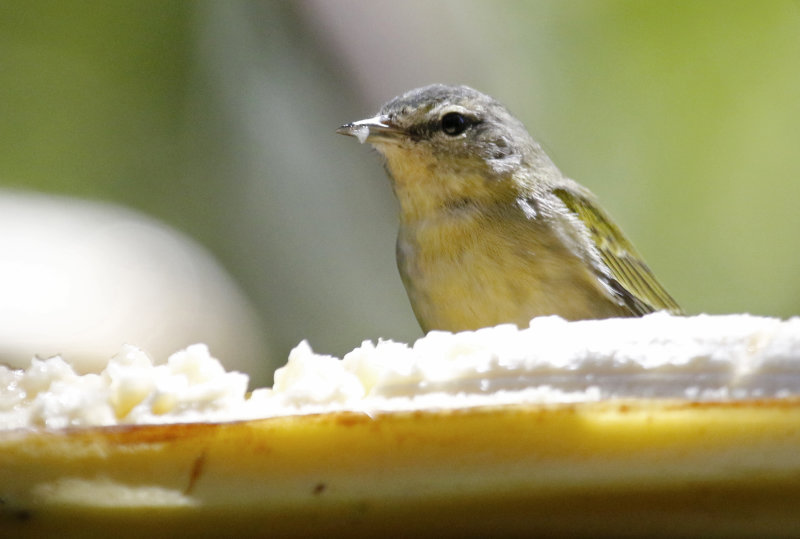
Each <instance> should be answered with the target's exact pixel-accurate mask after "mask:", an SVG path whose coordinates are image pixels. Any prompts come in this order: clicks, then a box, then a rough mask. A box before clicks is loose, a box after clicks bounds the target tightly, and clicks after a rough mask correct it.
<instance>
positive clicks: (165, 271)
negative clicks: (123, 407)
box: [0, 191, 268, 378]
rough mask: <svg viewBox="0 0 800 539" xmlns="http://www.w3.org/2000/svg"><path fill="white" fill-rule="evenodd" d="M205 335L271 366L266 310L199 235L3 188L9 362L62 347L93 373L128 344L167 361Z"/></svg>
mask: <svg viewBox="0 0 800 539" xmlns="http://www.w3.org/2000/svg"><path fill="white" fill-rule="evenodd" d="M201 341H202V342H204V343H207V344H208V346H209V347H210V349H211V351H212V352H213V353H214V354H216V355H218V356H219V357H223V358H225V359H226V367H227V368H229V369H238V370H243V371H247V372H250V373H251V375H254V377H257V378H259V377H262V376H264V375H265V373H263V371H264V370H265V367H266V365H267V359H268V358H267V349H266V344H265V342H264V339H263V336H262V332H261V331H260V329H259V324H258V320H257V317H256V315H255V312H254V311H253V309H252V308H251V306H250V305H249V303H248V302H247V300H246V299H245V297H244V296H243V294H242V293H241V291H240V290H239V289H238V288H237V286H236V285H235V284H234V282H233V281H232V279H231V278H230V276H229V275H228V274H227V273H226V272H225V271H224V270H223V269H222V268H221V267H220V265H219V264H218V263H217V262H216V261H215V260H214V259H213V258H212V257H211V255H210V254H209V253H208V252H206V251H205V250H204V249H203V248H201V247H200V246H199V245H197V244H196V243H194V242H193V241H191V240H190V239H188V238H187V237H185V236H182V235H181V234H179V233H177V232H176V231H174V230H171V229H169V228H167V227H166V226H165V225H163V224H161V223H158V222H156V221H154V220H153V219H150V218H147V217H144V216H142V215H140V214H138V213H135V212H133V211H131V210H128V209H124V208H121V207H119V206H114V205H111V204H105V203H97V202H88V201H84V200H76V199H70V198H66V197H56V196H50V195H43V194H32V193H22V192H16V191H0V363H3V364H6V365H9V366H13V367H24V366H27V365H28V364H29V363H30V360H31V358H32V357H33V356H34V355H35V356H39V357H49V356H53V355H57V354H58V355H61V356H62V357H64V358H65V359H67V360H69V361H70V362H71V363H72V364H73V365H74V366H75V368H76V369H77V370H79V371H82V372H91V371H99V370H101V369H102V368H103V367H104V366H105V364H106V362H107V361H108V358H109V357H111V356H112V355H113V354H114V353H116V352H117V351H118V350H119V349H120V346H121V345H123V344H133V345H136V346H139V347H141V348H143V349H144V350H146V351H147V352H148V353H149V354H150V356H151V357H153V358H155V359H156V360H157V361H164V360H166V358H167V356H168V354H170V353H172V352H173V351H174V350H176V349H178V348H183V347H186V346H187V345H189V344H192V343H194V342H201ZM260 371H262V372H260Z"/></svg>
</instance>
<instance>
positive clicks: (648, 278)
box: [553, 188, 682, 316]
mask: <svg viewBox="0 0 800 539" xmlns="http://www.w3.org/2000/svg"><path fill="white" fill-rule="evenodd" d="M553 194H555V195H556V196H557V197H558V198H559V199H561V201H562V202H563V203H564V204H565V205H566V207H567V209H568V210H569V211H570V212H572V213H573V214H575V216H576V217H578V219H580V221H581V222H582V223H583V224H584V225H586V228H587V229H588V231H589V234H590V235H591V239H592V240H593V242H594V244H595V245H596V246H597V250H598V254H599V256H600V261H601V262H602V263H603V264H604V265H605V268H598V269H599V270H600V271H599V272H598V275H599V276H600V278H602V279H604V280H605V281H606V283H607V284H608V285H609V287H610V288H611V289H612V290H613V291H614V293H615V294H616V295H617V296H618V298H619V299H620V300H621V301H622V303H624V304H625V305H626V306H627V307H628V308H629V309H630V310H631V311H632V313H633V314H636V315H640V316H641V315H644V314H647V313H650V312H653V311H660V310H666V311H670V312H672V313H674V314H681V312H682V311H681V308H680V307H679V306H678V304H677V303H676V302H675V300H674V299H672V297H671V296H670V295H669V294H668V293H667V291H666V290H664V288H663V287H662V286H661V285H660V284H659V283H658V281H657V280H656V278H655V276H654V275H653V273H652V272H651V271H650V268H648V267H647V264H645V263H644V261H643V260H642V258H641V256H640V255H639V253H637V252H636V249H635V248H634V247H633V244H631V242H630V241H628V239H627V238H626V237H625V236H624V235H623V234H622V231H620V229H619V227H617V225H615V224H614V222H613V221H612V220H611V219H610V218H609V217H608V215H606V213H605V212H604V211H603V210H602V209H600V207H599V206H598V205H597V204H596V203H595V202H594V201H593V200H591V199H590V198H588V197H586V196H583V195H581V194H579V193H575V192H574V191H570V190H567V189H560V188H558V189H554V190H553ZM603 269H607V271H603Z"/></svg>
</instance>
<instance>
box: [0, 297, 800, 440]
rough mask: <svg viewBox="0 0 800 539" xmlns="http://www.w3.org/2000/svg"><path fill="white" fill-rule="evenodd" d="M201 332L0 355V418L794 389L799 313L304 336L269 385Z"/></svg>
mask: <svg viewBox="0 0 800 539" xmlns="http://www.w3.org/2000/svg"><path fill="white" fill-rule="evenodd" d="M247 384H248V377H247V375H245V374H242V373H238V372H226V371H225V369H224V368H223V367H222V364H221V363H220V362H219V361H218V360H217V359H215V358H213V357H212V356H211V355H210V353H209V350H208V348H207V347H206V346H205V345H203V344H196V345H192V346H190V347H188V348H186V349H185V350H182V351H180V352H177V353H175V354H173V355H172V356H170V357H169V358H168V360H167V362H166V363H165V364H163V365H155V364H154V363H153V361H152V360H151V359H150V358H149V357H148V356H147V354H145V353H144V352H143V351H141V350H139V349H138V348H135V347H132V346H126V347H124V348H123V349H122V351H121V352H120V353H119V354H118V355H117V356H115V357H114V358H112V359H111V360H110V361H109V363H108V365H107V366H106V368H105V369H104V370H103V371H102V372H101V373H99V374H85V375H79V374H77V373H76V372H75V370H74V369H73V368H72V367H71V366H70V365H69V364H68V363H67V362H66V361H64V360H63V359H61V358H60V357H53V358H50V359H47V360H40V359H33V360H32V361H31V364H30V366H29V367H28V368H27V369H24V370H22V369H9V368H7V367H2V366H0V428H5V429H9V428H30V427H45V428H64V427H74V426H99V425H115V424H141V423H180V422H195V421H205V422H208V421H231V420H241V419H253V418H258V417H271V416H277V415H290V414H308V413H321V412H332V411H340V410H351V411H357V412H363V413H367V414H373V413H378V412H385V411H398V410H420V409H446V408H455V407H466V406H482V405H500V404H509V403H563V402H593V401H598V400H601V399H609V398H673V399H689V400H693V401H720V400H723V401H724V400H730V399H748V398H788V397H797V396H798V395H800V318H792V319H789V320H786V321H781V320H779V319H776V318H766V317H757V316H751V315H725V316H709V315H700V316H694V317H679V316H671V315H668V314H666V313H655V314H651V315H648V316H645V317H643V318H626V319H610V320H587V321H580V322H567V321H565V320H563V319H561V318H559V317H555V316H551V317H542V318H536V319H534V320H532V321H531V324H530V327H529V328H526V329H522V330H520V329H517V328H516V327H515V326H513V325H500V326H496V327H491V328H484V329H481V330H478V331H466V332H462V333H455V334H453V333H448V332H443V331H432V332H430V333H429V334H428V335H427V336H426V337H423V338H421V339H419V340H418V341H416V342H415V343H414V344H413V345H412V346H409V345H407V344H403V343H397V342H392V341H385V340H379V341H378V342H377V343H373V342H370V341H365V342H364V343H362V345H361V346H359V347H358V348H356V349H354V350H353V351H352V352H350V353H348V354H346V355H345V356H344V358H343V359H338V358H335V357H332V356H326V355H319V354H315V353H314V352H313V351H312V349H311V346H310V345H309V344H308V343H307V342H305V341H303V342H301V343H300V344H299V345H298V346H297V347H296V348H295V349H294V350H292V352H291V354H290V355H289V359H288V362H287V363H286V365H284V366H283V367H281V368H280V369H278V370H277V371H276V372H275V383H274V386H273V387H272V388H263V389H256V390H255V391H253V392H252V393H251V394H250V395H249V396H248V394H247Z"/></svg>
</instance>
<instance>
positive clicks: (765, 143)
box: [0, 0, 800, 378]
mask: <svg viewBox="0 0 800 539" xmlns="http://www.w3.org/2000/svg"><path fill="white" fill-rule="evenodd" d="M799 60H800V3H798V2H796V1H790V0H787V1H770V2H750V1H742V2H737V1H727V0H726V1H707V2H696V1H661V2H659V1H649V2H641V1H639V0H630V1H612V2H598V1H577V0H576V1H569V2H564V1H561V0H552V1H537V2H527V3H522V2H503V1H496V2H467V1H448V2H425V1H408V2H393V1H387V0H383V1H370V0H364V1H361V2H357V1H330V0H316V1H310V0H309V1H305V2H296V3H290V2H278V1H276V2H241V1H238V2H211V1H206V2H202V1H201V2H194V1H192V2H189V1H170V2H164V1H161V0H158V1H156V0H136V1H125V2H121V1H102V2H101V1H86V2H61V1H36V0H34V1H5V2H2V3H0V141H2V143H0V185H3V186H6V187H12V188H24V189H31V190H40V191H48V192H56V193H61V194H69V195H73V196H77V197H86V198H90V199H100V200H109V201H115V202H117V203H121V204H124V205H127V206H129V207H132V208H135V209H137V210H140V211H142V212H145V213H147V214H149V215H152V216H154V217H156V218H157V219H160V220H162V221H163V222H165V223H167V224H169V225H171V226H173V227H175V228H177V229H179V230H181V231H183V232H184V233H186V234H188V235H190V236H192V237H194V238H195V239H197V240H198V241H199V242H201V243H202V244H204V245H205V246H206V247H207V248H208V249H209V250H210V251H211V252H212V253H213V254H214V255H215V256H216V257H217V258H218V259H219V260H220V261H221V263H222V264H223V265H224V266H225V267H226V268H227V270H228V271H229V272H230V273H231V274H232V275H233V277H234V278H235V279H236V281H238V283H239V284H240V285H241V287H242V288H243V289H244V290H245V292H246V294H247V295H248V297H250V298H251V299H252V301H253V303H254V304H255V305H256V307H257V309H258V312H259V313H260V316H261V318H262V324H263V328H264V329H263V331H264V332H265V335H267V336H268V341H269V342H271V343H272V345H273V350H271V351H269V352H267V351H265V353H264V357H265V358H268V359H265V362H264V365H265V369H269V368H272V367H274V366H276V365H279V364H282V363H283V362H284V361H285V358H286V354H287V353H288V350H289V349H290V348H291V347H292V346H294V345H295V344H297V342H299V341H300V340H301V339H304V338H306V339H308V340H309V341H310V342H311V344H312V346H314V348H315V349H316V350H318V351H320V352H324V353H330V354H337V355H338V354H342V353H343V352H346V351H347V350H349V349H351V348H353V347H354V346H356V345H358V344H359V343H360V341H361V340H364V339H376V338H378V337H385V338H391V339H396V340H406V341H407V340H413V339H415V338H416V337H418V336H420V331H419V329H418V327H417V325H416V322H415V321H414V318H413V315H412V313H411V310H410V308H409V306H408V304H407V300H406V297H405V292H404V290H403V288H402V285H401V283H400V280H399V278H398V276H397V273H396V268H395V262H394V234H395V227H396V223H395V220H396V208H395V203H394V200H393V199H392V195H391V191H390V188H389V185H388V181H387V180H386V179H385V177H384V174H383V171H382V169H381V164H380V162H379V159H378V157H377V156H376V155H375V154H374V152H371V151H369V150H368V149H367V148H366V147H364V146H360V145H358V144H356V143H355V142H354V141H353V140H352V139H347V138H345V137H340V136H337V135H336V134H335V133H334V129H335V128H336V127H337V126H338V125H340V124H342V123H345V122H347V121H351V120H356V119H360V118H363V117H366V116H368V115H371V114H372V113H374V112H375V111H376V110H377V108H378V107H379V106H380V105H381V104H382V103H383V102H384V101H386V100H388V99H389V98H391V97H393V96H394V95H396V94H398V93H401V92H403V91H405V90H407V89H410V88H413V87H416V86H420V85H423V84H428V83H431V82H446V83H466V84H469V85H472V86H474V87H476V88H478V89H480V90H482V91H485V92H487V93H490V94H492V95H494V96H495V97H497V98H498V99H500V100H501V101H503V102H504V103H505V104H506V105H508V107H509V108H510V109H511V110H512V111H513V112H514V113H515V114H516V115H517V116H518V117H520V118H521V119H522V120H523V121H524V122H525V123H526V125H527V126H528V128H529V130H530V131H531V133H532V134H533V135H534V136H535V137H536V138H538V139H539V140H540V141H541V142H542V143H543V145H544V146H545V148H546V149H547V150H548V152H549V153H550V155H551V157H552V158H553V159H554V160H555V162H556V163H557V164H558V165H559V166H560V167H561V169H562V170H563V171H564V172H565V173H566V174H568V175H570V176H571V177H573V178H576V179H578V180H579V181H580V182H582V183H583V184H585V185H586V186H588V187H589V188H591V189H592V190H593V191H594V192H595V193H596V194H597V195H598V196H599V198H600V199H601V201H602V202H603V204H604V206H605V207H606V209H608V210H609V212H610V213H611V214H612V215H613V216H614V217H615V218H616V220H617V221H618V222H619V223H620V225H621V226H622V228H623V229H624V230H625V231H626V232H627V234H628V235H629V236H630V237H631V239H632V240H633V241H634V243H636V245H637V246H638V248H639V250H640V251H642V253H643V255H644V256H645V258H646V259H647V261H648V262H649V264H650V266H651V267H652V268H653V269H654V271H655V273H656V274H657V275H658V276H659V278H660V279H661V280H662V282H663V283H664V284H665V286H666V287H667V289H668V290H670V292H671V293H672V294H673V295H674V296H675V297H676V299H678V301H679V302H680V303H681V304H682V305H683V306H684V307H685V309H686V310H687V311H688V312H690V313H699V312H709V313H726V312H751V313H757V314H768V315H778V316H782V317H787V316H791V315H794V314H797V313H798V311H800V277H798V275H799V274H800V256H798V253H797V251H798V247H800V239H798V237H797V233H798V231H800V212H799V211H798V210H797V203H798V200H800V181H798V180H800V152H799V151H798V149H799V148H800V62H799ZM0 301H1V299H0ZM187 344H189V343H187ZM212 352H213V350H212ZM222 359H223V360H224V358H222ZM260 376H262V375H256V377H257V378H259V377H260Z"/></svg>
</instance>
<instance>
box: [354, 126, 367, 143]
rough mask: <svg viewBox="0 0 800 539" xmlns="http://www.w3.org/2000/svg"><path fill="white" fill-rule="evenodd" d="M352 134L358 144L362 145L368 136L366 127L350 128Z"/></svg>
mask: <svg viewBox="0 0 800 539" xmlns="http://www.w3.org/2000/svg"><path fill="white" fill-rule="evenodd" d="M351 131H352V133H353V134H354V135H355V136H356V138H357V139H358V142H360V143H361V144H364V143H365V142H366V141H367V137H368V136H369V127H368V126H366V125H358V126H353V127H352V128H351Z"/></svg>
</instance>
